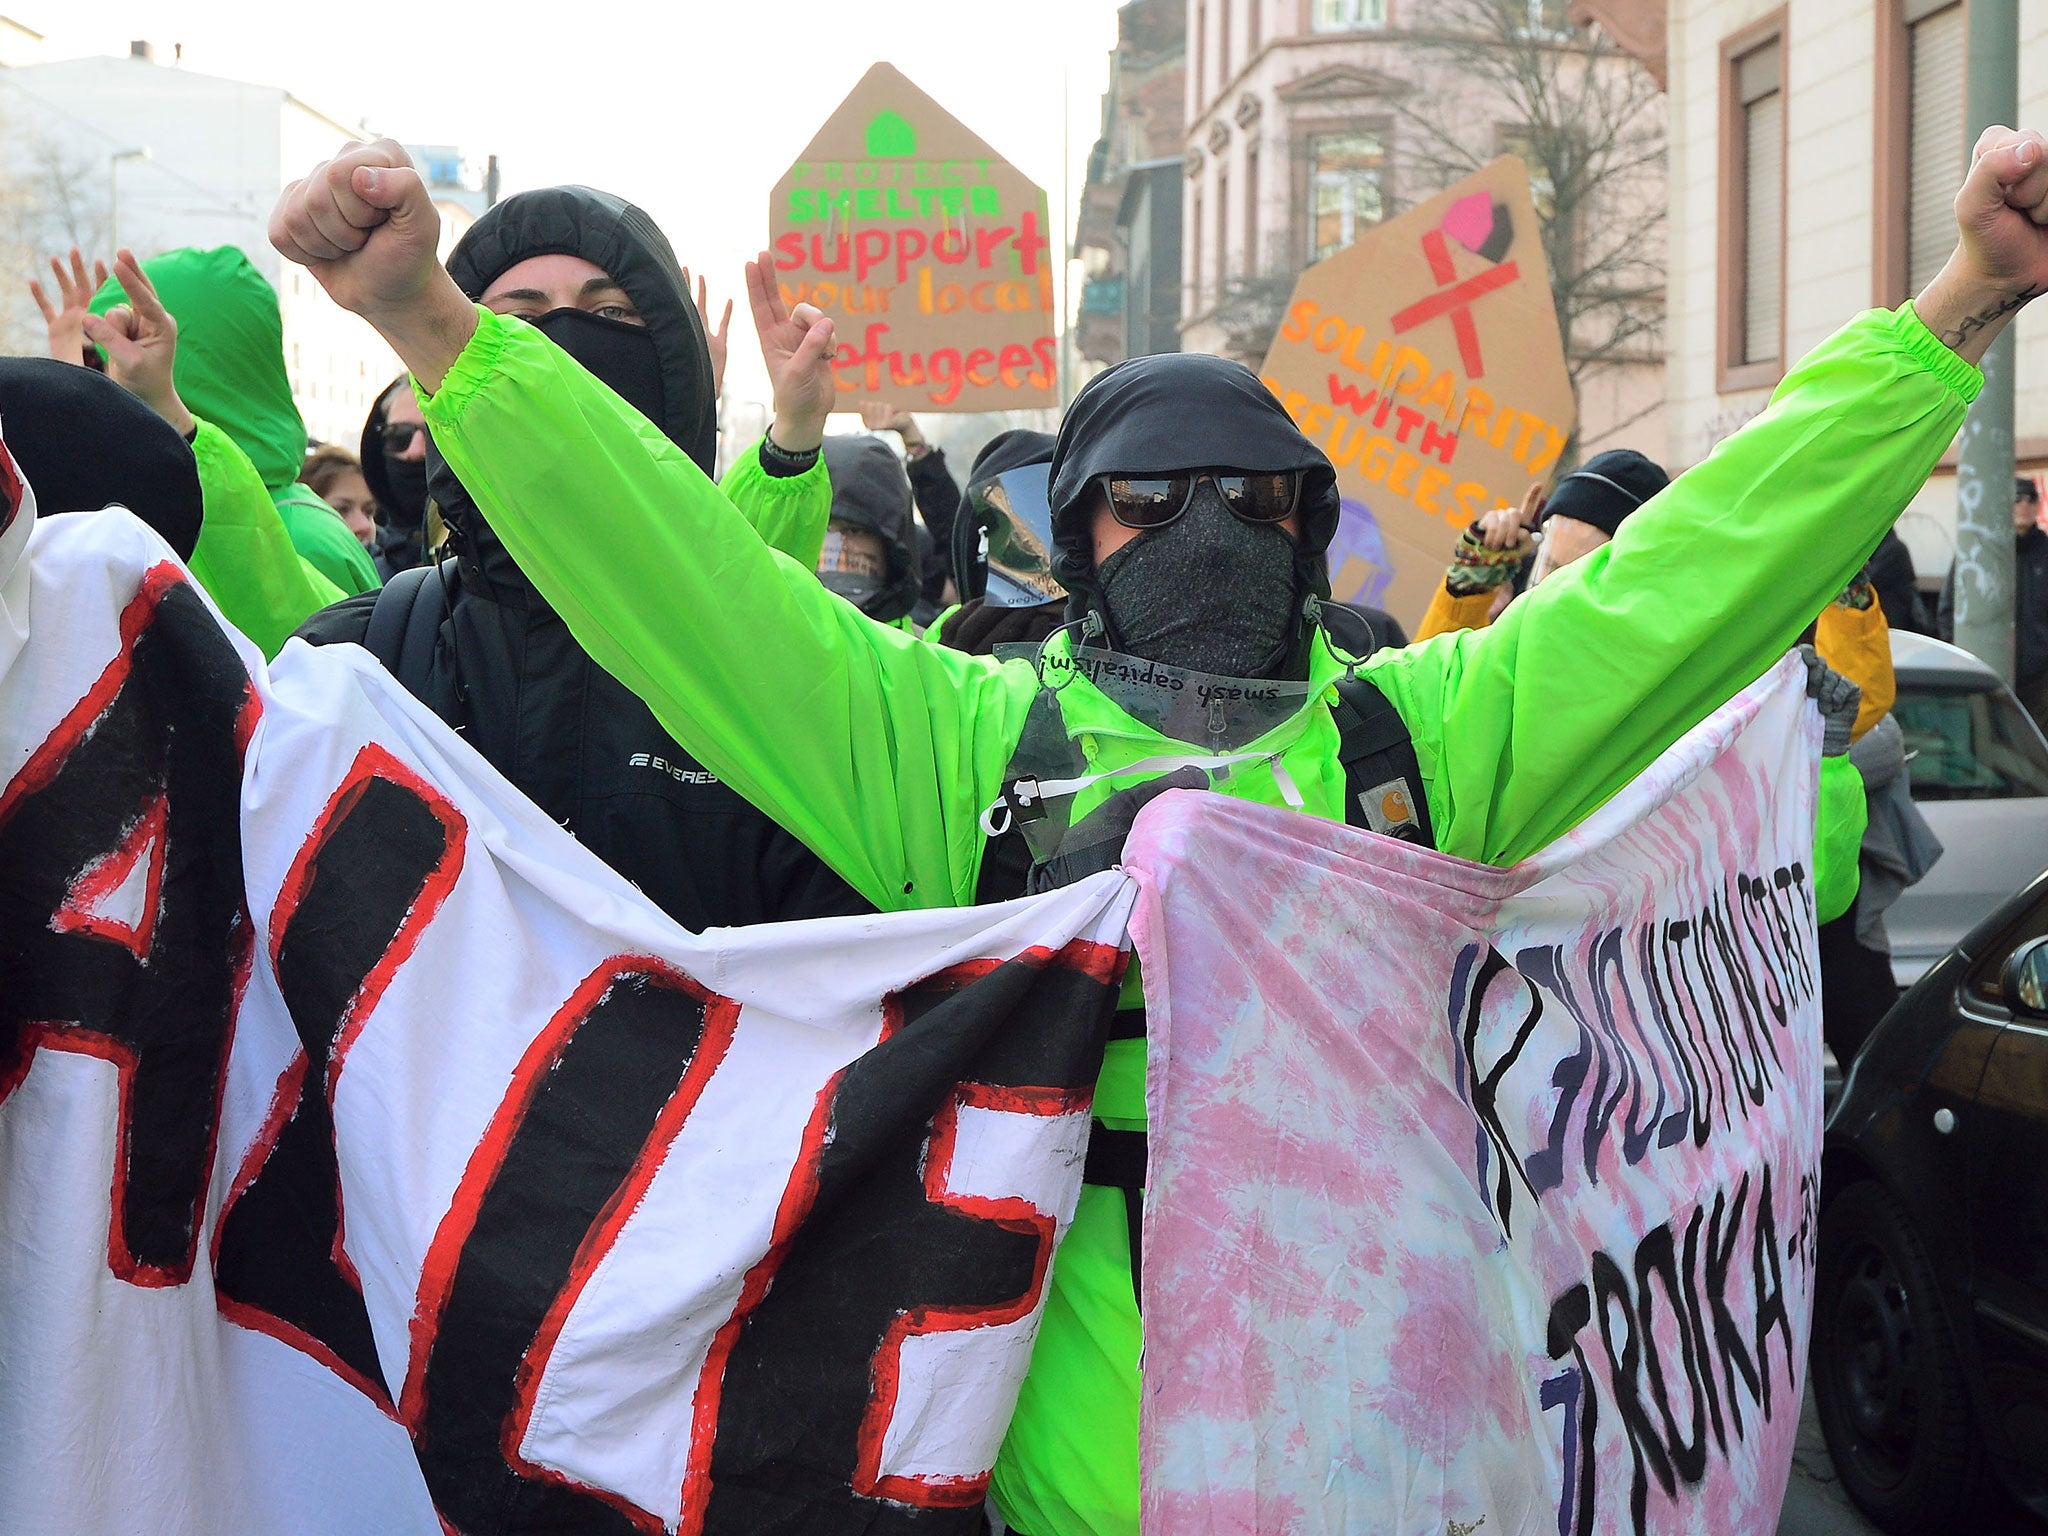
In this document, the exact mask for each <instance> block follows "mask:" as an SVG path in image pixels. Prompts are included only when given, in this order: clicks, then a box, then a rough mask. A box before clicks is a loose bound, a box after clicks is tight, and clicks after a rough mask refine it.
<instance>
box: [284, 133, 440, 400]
mask: <svg viewBox="0 0 2048 1536" xmlns="http://www.w3.org/2000/svg"><path fill="white" fill-rule="evenodd" d="M440 236H441V216H440V214H439V213H437V212H436V211H435V209H434V202H433V199H432V198H431V197H430V196H429V195H428V193H427V187H426V183H425V182H423V181H422V180H421V179H420V174H419V172H418V171H416V170H414V169H413V165H412V161H411V159H410V158H409V157H408V156H407V155H406V153H405V149H404V147H403V146H402V145H400V144H399V143H398V141H397V140H395V139H379V140H377V141H376V142H375V143H373V144H353V145H350V146H349V148H348V149H347V150H346V151H344V152H343V153H341V154H339V155H336V156H335V157H334V158H333V159H332V160H326V161H322V162H321V163H320V164H319V165H316V166H314V167H313V169H312V171H311V173H309V174H308V175H307V176H306V177H305V179H304V180H302V181H295V182H293V183H292V184H291V185H290V186H288V187H286V188H285V189H284V194H283V196H281V197H280V198H279V199H278V202H277V207H276V209H275V210H273V211H272V213H271V215H270V243H271V244H272V245H273V246H275V247H276V248H277V250H278V252H279V254H281V255H283V256H285V257H287V258H288V259H290V260H292V261H296V262H297V263H299V265H301V266H303V267H304V268H305V269H306V270H307V271H309V272H311V273H312V274H313V276H314V278H315V279H316V280H317V281H318V282H319V284H320V286H321V287H322V288H325V289H326V290H327V293H328V296H329V297H331V298H332V299H333V300H334V302H335V303H337V304H339V305H340V306H341V307H342V308H343V309H346V310H350V311H352V312H353V313H355V314H358V315H361V316H362V317H363V318H364V319H365V320H367V321H369V322H370V324H371V325H373V326H375V327H376V328H377V330H378V331H379V332H380V333H381V334H382V335H383V337H384V339H385V340H386V341H388V342H390V343H391V345H392V347H393V348H394V349H395V350H396V351H397V353H398V355H399V357H400V358H401V359H403V360H404V362H405V365H406V366H407V367H408V368H410V369H411V370H412V372H413V375H414V377H416V378H418V379H419V381H420V382H421V383H422V384H424V385H426V387H427V388H428V389H437V388H439V387H440V383H441V379H442V377H443V376H444V375H445V374H446V373H447V371H448V369H449V368H450V367H452V366H453V365H454V362H455V359H456V358H457V357H458V356H459V355H460V354H461V352H462V348H463V346H464V344H465V343H467V342H468V340H469V338H470V336H471V335H473V334H474V333H475V330H476V310H475V307H474V306H473V305H471V304H470V302H469V300H467V299H466V298H464V297H463V296H462V290H461V289H459V288H457V287H456V286H455V283H454V280H453V279H451V278H450V277H449V276H448V273H447V270H446V269H445V268H444V267H442V265H441V262H440V259H439V258H438V256H437V255H436V254H435V252H436V249H437V247H438V245H439V241H440Z"/></svg>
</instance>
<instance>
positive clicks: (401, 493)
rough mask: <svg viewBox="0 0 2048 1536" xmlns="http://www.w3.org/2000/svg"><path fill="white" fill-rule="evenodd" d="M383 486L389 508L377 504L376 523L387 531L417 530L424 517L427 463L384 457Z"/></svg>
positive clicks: (425, 513)
mask: <svg viewBox="0 0 2048 1536" xmlns="http://www.w3.org/2000/svg"><path fill="white" fill-rule="evenodd" d="M384 484H385V487H386V488H387V489H388V490H389V491H390V492H391V505H389V506H386V505H384V504H383V503H382V502H379V503H378V505H377V514H378V516H377V521H379V522H380V523H383V524H384V525H385V526H386V527H390V528H417V527H419V525H420V524H421V523H422V522H423V521H424V520H425V519H426V515H427V461H426V460H425V459H397V458H393V457H392V456H391V455H390V454H388V453H387V454H385V455H384Z"/></svg>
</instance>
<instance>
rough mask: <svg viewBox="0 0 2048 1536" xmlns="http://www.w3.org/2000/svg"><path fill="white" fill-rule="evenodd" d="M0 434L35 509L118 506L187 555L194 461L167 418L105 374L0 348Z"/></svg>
mask: <svg viewBox="0 0 2048 1536" xmlns="http://www.w3.org/2000/svg"><path fill="white" fill-rule="evenodd" d="M0 434H4V435H5V437H6V440H7V451H8V452H9V453H10V454H11V455H12V456H13V458H14V462H15V463H16V464H17V465H18V466H19V467H20V469H21V476H22V478H23V479H24V480H26V481H27V482H28V485H29V489H30V490H32V491H34V492H35V497H36V511H37V514H38V515H39V516H43V517H48V516H51V515H53V514H55V513H59V512H97V511H99V510H100V508H102V507H110V506H123V507H126V508H127V509H128V510H129V511H130V512H133V513H134V514H135V515H136V516H137V517H139V518H141V519H142V520H143V521H144V522H145V523H147V524H149V526H150V527H151V528H154V529H155V530H156V531H157V533H158V534H160V535H161V536H162V537H163V540H164V542H165V543H167V544H169V545H170V546H171V548H172V549H174V550H176V551H177V554H178V558H179V559H180V560H189V559H191V558H192V548H193V546H194V545H195V544H197V543H198V542H199V524H200V521H201V519H202V517H203V515H204V505H203V503H202V500H201V497H200V490H199V465H198V462H197V461H196V460H195V459H194V458H193V457H192V450H191V448H190V447H188V446H187V445H186V443H185V441H184V439H183V438H181V437H179V436H178V433H177V430H176V429H175V428H174V427H172V426H171V425H170V423H169V422H167V421H165V420H164V419H163V418H162V417H161V416H159V415H157V413H156V412H155V411H152V410H151V409H150V408H149V407H148V406H146V405H144V404H143V403H142V402H141V401H140V400H138V399H136V398H135V397H134V396H133V395H131V394H129V393H128V391H127V390H125V389H123V388H122V387H121V386H120V385H118V384H116V383H115V382H114V381H113V380H112V379H110V378H108V377H107V376H106V375H105V374H103V373H98V372H95V371H94V370H93V369H91V368H80V367H79V366H78V365H77V364H75V363H60V362H58V361H57V360H56V359H55V358H48V357H0Z"/></svg>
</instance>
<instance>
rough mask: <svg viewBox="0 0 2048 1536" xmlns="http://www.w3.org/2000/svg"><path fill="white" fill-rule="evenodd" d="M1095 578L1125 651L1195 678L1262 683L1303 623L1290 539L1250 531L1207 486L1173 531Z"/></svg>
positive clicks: (1130, 551) (1107, 563) (1273, 531)
mask: <svg viewBox="0 0 2048 1536" xmlns="http://www.w3.org/2000/svg"><path fill="white" fill-rule="evenodd" d="M1095 576H1096V579H1097V581H1099V582H1100V583H1101V585H1102V597H1103V601H1104V603H1105V604H1106V605H1107V606H1108V609H1109V614H1110V618H1111V620H1112V622H1113V623H1114V625H1115V628H1116V631H1117V634H1118V636H1119V637H1120V639H1121V641H1122V644H1123V648H1124V649H1126V650H1128V651H1130V653H1131V654H1132V655H1134V656H1143V657H1145V658H1146V659H1147V660H1150V661H1165V662H1171V663H1172V664H1173V665H1174V666H1176V667H1186V668H1188V669H1189V670H1191V671H1195V672H1215V673H1218V674H1220V675H1222V676H1224V677H1256V676H1259V675H1260V673H1261V669H1262V668H1264V667H1267V666H1269V665H1271V664H1272V662H1273V660H1275V659H1278V658H1279V657H1281V656H1283V655H1284V654H1285V653H1286V651H1287V648H1288V647H1287V642H1288V639H1289V637H1290V636H1291V635H1292V633H1293V629H1294V626H1295V623H1296V620H1297V619H1298V618H1299V616H1300V610H1301V602H1300V599H1299V597H1298V596H1297V585H1296V582H1295V579H1294V540H1293V538H1292V537H1291V536H1290V535H1289V534H1288V533H1287V531H1286V530H1285V529H1283V528H1277V527H1275V526H1273V525H1272V524H1270V523H1248V522H1246V521H1245V520H1244V519H1243V518H1241V517H1239V516H1237V515H1236V514H1235V513H1234V512H1232V511H1231V510H1230V509H1229V508H1228V507H1227V506H1225V505H1224V504H1223V497H1222V496H1221V494H1219V493H1218V491H1217V489H1216V487H1215V486H1214V485H1212V484H1210V483H1209V482H1207V481H1203V482H1202V483H1201V484H1199V485H1197V486H1196V487H1195V492H1194V498H1193V500H1192V501H1191V502H1190V503H1189V505H1188V509H1187V511H1185V512H1183V513H1182V514H1181V515H1180V517H1179V518H1178V519H1177V520H1176V521H1175V522H1174V523H1173V524H1172V525H1171V526H1169V527H1167V528H1164V529H1161V530H1159V531H1158V532H1156V533H1151V534H1144V535H1140V536H1139V537H1138V538H1135V539H1133V540H1131V542H1130V543H1128V544H1126V545H1124V547H1123V548H1122V549H1119V550H1118V551H1117V552H1116V553H1115V554H1113V555H1111V556H1110V557H1109V558H1108V559H1107V560H1104V561H1103V562H1102V564H1101V565H1100V566H1098V567H1097V568H1096V572H1095Z"/></svg>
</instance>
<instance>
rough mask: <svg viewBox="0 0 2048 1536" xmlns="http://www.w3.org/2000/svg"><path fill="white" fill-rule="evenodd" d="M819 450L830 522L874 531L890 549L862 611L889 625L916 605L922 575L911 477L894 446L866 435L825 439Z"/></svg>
mask: <svg viewBox="0 0 2048 1536" xmlns="http://www.w3.org/2000/svg"><path fill="white" fill-rule="evenodd" d="M824 451H825V473H826V474H827V475H828V476H830V477H831V480H832V519H833V521H834V522H844V523H852V524H854V525H855V526H857V527H861V528H865V529H867V530H868V531H869V532H870V533H873V534H877V535H879V536H880V538H881V540H882V543H883V544H884V545H885V546H886V547H887V548H888V551H889V575H888V578H887V580H886V582H885V583H884V584H883V587H882V590H881V592H880V593H879V594H877V595H876V596H875V597H873V598H872V599H870V600H869V601H867V602H865V603H863V604H862V605H861V609H862V611H863V612H864V613H866V614H867V616H868V617H869V618H871V619H879V620H881V621H882V622H883V623H885V624H887V623H894V622H895V621H896V620H897V619H900V618H902V617H903V616H904V615H905V614H906V613H909V612H910V611H911V609H913V608H915V607H916V606H917V593H918V587H919V585H920V583H921V581H922V576H923V567H922V565H921V564H920V562H919V560H918V549H917V534H916V532H915V531H914V525H913V523H912V521H911V516H910V508H911V495H910V477H909V476H907V475H906V474H904V472H903V462H902V460H900V459H898V458H897V457H896V452H895V450H894V449H892V448H891V447H890V446H889V445H888V444H887V443H885V442H883V441H882V440H881V439H880V438H879V437H876V436H874V435H872V434H871V433H867V432H856V433H851V434H845V435H841V436H838V437H828V438H826V439H825V450H824Z"/></svg>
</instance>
